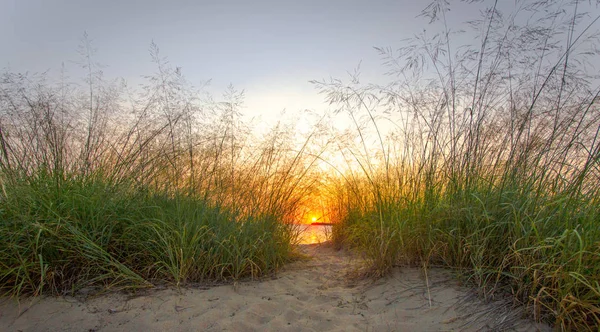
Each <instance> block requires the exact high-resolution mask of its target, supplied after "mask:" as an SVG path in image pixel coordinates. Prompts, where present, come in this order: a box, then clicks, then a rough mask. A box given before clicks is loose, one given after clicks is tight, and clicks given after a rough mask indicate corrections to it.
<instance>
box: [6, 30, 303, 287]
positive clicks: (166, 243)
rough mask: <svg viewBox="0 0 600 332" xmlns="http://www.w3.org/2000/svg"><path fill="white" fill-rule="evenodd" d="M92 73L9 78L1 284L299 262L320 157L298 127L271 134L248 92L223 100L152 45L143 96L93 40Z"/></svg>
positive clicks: (100, 283)
mask: <svg viewBox="0 0 600 332" xmlns="http://www.w3.org/2000/svg"><path fill="white" fill-rule="evenodd" d="M80 51H81V54H82V59H83V60H82V61H81V66H82V69H83V70H84V72H85V78H84V80H83V82H80V83H72V82H71V80H70V78H68V77H67V76H66V75H64V72H65V71H63V72H62V73H63V75H61V76H60V77H59V78H58V79H57V80H56V82H52V81H51V80H50V79H49V78H48V76H47V75H45V74H42V75H22V74H15V73H11V72H5V73H3V74H2V76H1V78H0V148H1V151H0V152H1V153H0V185H1V188H2V190H1V191H0V289H1V290H2V292H3V293H4V294H10V295H15V296H18V295H21V294H33V295H39V294H73V292H76V291H77V290H79V289H81V288H85V287H99V288H100V289H124V288H139V287H150V286H152V285H153V284H156V283H164V282H168V283H172V284H174V285H177V286H179V285H181V284H185V283H190V282H204V281H225V280H232V279H233V280H235V279H239V278H244V277H253V278H256V277H260V276H263V275H265V274H269V273H272V272H274V271H276V270H277V269H278V268H279V267H280V266H281V265H282V264H284V263H285V262H287V261H289V260H290V258H291V251H292V243H293V242H294V236H295V235H294V234H295V233H294V230H293V227H292V225H291V222H292V221H293V218H294V215H295V211H296V210H297V208H298V206H300V205H301V204H303V202H304V197H305V194H306V193H307V192H309V191H310V190H311V188H312V187H313V186H314V179H313V180H311V178H310V177H311V175H310V173H309V171H308V170H309V169H310V165H311V163H312V162H314V160H315V157H314V156H313V157H309V155H308V154H307V153H306V147H307V145H308V144H307V142H308V140H309V139H310V137H309V138H305V139H304V140H300V141H299V138H298V137H296V136H295V135H294V134H293V133H292V132H291V130H290V129H289V128H288V127H287V126H288V125H286V124H284V123H280V124H279V125H278V126H276V127H275V128H274V129H273V130H272V131H271V132H270V133H268V134H266V135H264V136H259V135H258V134H256V133H253V132H252V131H251V130H250V129H249V127H248V126H246V125H245V124H244V121H243V118H242V115H241V113H240V109H241V106H242V104H243V92H240V91H237V90H235V89H234V88H233V87H230V88H229V89H228V90H227V91H226V93H225V94H224V95H223V101H215V100H214V99H212V98H210V97H206V96H205V94H204V93H202V92H201V91H199V90H197V89H195V88H194V87H193V86H191V85H190V84H189V83H188V82H187V81H186V80H185V78H184V76H183V75H182V74H181V71H180V70H179V68H173V67H172V66H171V65H170V64H169V63H168V62H167V61H166V60H165V59H164V58H163V57H161V56H159V50H158V47H156V46H155V45H152V47H151V57H152V59H153V61H154V62H155V64H156V68H157V71H156V73H155V74H154V75H153V76H149V77H146V82H147V83H146V85H144V86H143V87H142V89H141V91H139V92H132V91H131V90H130V89H129V88H128V87H127V85H126V84H125V83H124V82H122V81H120V80H107V79H105V78H104V77H103V75H102V72H101V71H100V70H99V69H98V66H96V65H95V63H94V61H93V57H94V50H93V48H92V46H91V43H90V42H89V40H88V39H87V37H85V38H84V40H83V42H82V46H81V49H80Z"/></svg>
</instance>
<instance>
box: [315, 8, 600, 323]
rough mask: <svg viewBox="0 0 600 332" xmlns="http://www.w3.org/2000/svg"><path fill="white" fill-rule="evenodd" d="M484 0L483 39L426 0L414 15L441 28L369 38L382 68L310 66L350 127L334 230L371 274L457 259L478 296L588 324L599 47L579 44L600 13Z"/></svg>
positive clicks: (597, 245)
mask: <svg viewBox="0 0 600 332" xmlns="http://www.w3.org/2000/svg"><path fill="white" fill-rule="evenodd" d="M484 5H486V4H484ZM486 6H487V7H486V8H484V10H483V11H482V18H481V19H480V20H476V21H473V22H471V23H473V24H471V25H470V27H471V28H472V29H474V32H475V33H476V34H477V35H478V36H480V38H481V39H480V44H478V45H466V46H460V47H458V46H459V45H457V44H458V43H457V42H456V41H454V40H451V36H452V35H453V34H452V32H451V31H450V30H449V28H448V25H447V24H446V16H445V15H449V14H448V13H449V7H448V6H447V4H445V3H444V2H434V3H432V5H430V6H429V7H427V9H425V10H424V11H423V16H425V17H427V18H429V19H430V20H431V21H432V22H433V23H432V24H433V25H434V28H436V27H441V31H440V32H439V33H438V34H434V35H431V34H429V36H430V37H427V36H426V35H425V34H423V35H418V36H416V37H415V38H414V39H413V40H412V41H408V45H406V46H403V47H402V48H400V49H398V50H392V49H389V48H377V50H378V52H380V54H381V55H382V58H383V60H384V64H385V66H386V67H387V68H388V74H389V75H390V76H391V77H392V78H393V79H392V81H391V82H390V83H389V84H386V85H373V84H371V85H361V84H360V83H359V82H360V80H359V79H358V77H351V80H350V82H349V83H343V82H342V81H341V80H332V81H317V82H314V83H315V84H316V86H317V88H319V89H320V91H321V92H322V93H323V94H325V95H326V98H327V100H328V101H329V102H331V103H333V104H337V105H340V106H339V107H340V110H341V111H344V112H345V113H346V114H348V115H349V119H350V121H352V122H353V123H354V124H355V128H356V132H357V138H356V140H354V141H348V140H345V141H342V142H340V143H339V145H340V146H343V151H342V154H343V155H344V156H345V158H346V160H347V161H348V170H347V171H345V172H344V173H343V174H342V175H343V176H333V177H334V178H337V179H338V181H337V185H336V186H334V187H332V188H331V192H330V201H331V203H330V206H332V207H335V212H334V213H333V214H335V215H337V216H338V220H339V223H338V224H337V225H336V227H335V228H334V233H333V235H334V242H335V243H336V245H337V246H346V247H351V248H355V249H356V250H358V251H360V252H363V253H364V254H365V255H366V257H368V258H369V261H370V263H369V264H370V267H369V270H370V271H371V273H372V274H373V275H374V276H382V275H385V274H386V273H388V272H389V271H390V269H392V268H393V267H394V266H397V265H402V264H409V265H419V266H429V265H441V266H446V267H451V268H453V269H455V270H456V271H458V272H460V274H461V275H462V277H463V278H464V279H465V280H466V281H467V282H469V283H470V284H472V285H475V286H476V287H478V289H479V290H480V294H481V295H482V297H484V298H485V299H490V300H492V299H494V298H495V297H498V296H506V294H510V295H511V296H513V298H514V300H515V302H516V303H517V304H519V305H524V306H526V308H527V309H528V312H529V314H530V315H531V317H533V318H535V319H537V320H541V321H545V322H548V323H550V324H552V325H554V326H556V327H558V328H560V329H562V330H591V331H594V330H597V329H598V326H600V306H599V305H598V304H599V303H600V228H598V222H599V220H600V219H599V218H600V214H599V211H600V209H599V207H600V206H599V203H600V202H599V199H600V191H599V189H598V188H599V186H598V185H599V182H598V179H600V174H599V173H598V169H599V168H598V161H599V160H600V159H599V156H600V155H599V151H600V145H599V144H598V143H599V140H598V138H599V137H598V134H599V132H598V128H599V125H600V113H599V110H598V106H597V101H598V94H599V92H600V90H598V88H597V87H595V86H594V83H593V82H597V81H596V79H597V77H595V76H589V75H587V74H586V71H585V70H583V66H584V64H585V63H586V55H587V56H590V57H595V58H596V59H597V55H598V54H597V52H588V53H586V52H582V50H587V49H588V48H587V47H588V46H590V45H591V44H593V43H594V42H595V40H596V39H595V38H596V36H597V35H596V34H595V32H593V31H592V30H593V29H592V28H593V27H594V26H595V24H596V22H597V21H598V19H599V17H598V16H597V14H590V15H587V16H586V14H585V13H584V12H583V8H584V6H583V4H582V3H577V4H573V3H569V4H566V3H565V4H563V5H558V6H557V5H556V4H554V3H551V2H545V1H541V2H535V3H534V2H528V1H521V2H518V3H517V4H516V5H515V10H514V11H513V12H509V13H506V12H501V11H500V8H499V6H500V5H499V4H498V2H494V1H492V4H491V5H490V4H487V5H486ZM541 11H545V12H546V13H547V14H548V15H546V16H541V14H540V12H541ZM586 17H587V18H589V20H588V21H585V20H584V18H586ZM525 18H527V19H525ZM519 22H523V23H521V24H520V23H519ZM431 70H433V72H434V73H435V75H433V76H431V75H430V73H431ZM384 112H386V113H387V114H390V115H389V116H388V118H387V120H389V122H384V121H386V119H382V118H381V115H382V114H385V113H384ZM384 123H385V124H386V125H387V124H389V123H392V125H391V126H392V128H393V129H392V130H391V131H390V132H388V134H387V135H386V133H385V132H384V131H383V130H382V128H384V127H385V126H383V125H382V124H384ZM373 146H379V148H378V149H374V148H373Z"/></svg>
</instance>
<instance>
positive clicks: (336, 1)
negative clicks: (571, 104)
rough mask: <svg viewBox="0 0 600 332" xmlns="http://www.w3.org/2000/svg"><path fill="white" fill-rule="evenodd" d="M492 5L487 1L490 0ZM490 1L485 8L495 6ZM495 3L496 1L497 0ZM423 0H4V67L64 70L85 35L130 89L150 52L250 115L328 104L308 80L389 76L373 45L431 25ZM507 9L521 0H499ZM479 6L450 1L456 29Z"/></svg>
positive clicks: (147, 65)
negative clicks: (239, 102)
mask: <svg viewBox="0 0 600 332" xmlns="http://www.w3.org/2000/svg"><path fill="white" fill-rule="evenodd" d="M488 2H489V1H488ZM488 2H484V5H486V4H487V5H489V4H490V3H488ZM492 2H493V1H492ZM428 3H429V1H428V0H426V1H418V0H372V1H366V0H294V1H289V0H256V1H248V0H170V1H158V0H146V1H142V0H0V50H1V51H0V69H2V68H8V69H9V70H10V71H13V72H25V71H28V72H43V71H46V70H50V73H51V74H52V73H58V72H59V71H60V68H61V64H62V63H63V62H64V63H65V64H66V65H67V66H68V67H71V68H72V67H77V66H76V65H74V64H73V61H74V60H77V59H78V54H77V47H78V45H79V44H80V41H81V39H82V36H83V34H84V32H87V34H88V35H89V38H90V39H91V40H92V44H93V46H94V47H95V48H96V49H97V50H98V51H97V53H96V54H95V55H94V61H95V62H98V63H101V64H103V65H104V66H105V67H104V69H103V71H104V73H105V76H106V77H108V78H116V77H122V78H125V79H126V80H127V81H128V82H129V83H130V85H133V86H135V85H136V84H139V83H141V82H142V79H141V77H142V75H150V74H152V73H154V72H155V65H154V64H153V63H152V62H151V58H150V55H149V48H150V44H151V42H154V43H156V44H157V45H158V47H159V48H160V54H161V55H162V56H166V57H168V59H169V61H170V63H171V64H173V65H174V66H178V67H181V69H182V72H183V74H184V75H185V76H186V78H187V79H188V80H189V81H190V82H192V83H193V84H195V85H198V86H199V85H201V84H202V83H203V82H205V81H207V80H209V79H210V80H211V86H210V87H209V88H208V89H209V92H212V93H213V94H217V95H218V94H220V93H222V92H224V91H225V88H226V87H227V86H228V85H229V84H233V85H234V86H235V87H236V88H237V89H240V90H244V91H245V95H246V99H245V107H246V108H245V111H246V112H248V113H250V114H251V115H252V116H255V115H256V116H263V117H274V116H276V115H277V114H280V112H281V111H282V110H283V109H286V110H287V111H288V112H290V111H291V112H296V111H300V110H304V109H310V110H318V109H320V108H323V107H325V105H324V103H323V96H321V95H318V94H317V92H316V90H315V88H314V87H313V86H312V85H311V84H310V83H309V82H308V81H309V80H320V79H328V78H329V77H335V78H345V77H347V72H351V71H353V70H354V68H356V67H357V65H358V64H359V63H360V64H361V73H362V74H361V78H362V79H363V81H367V82H378V80H381V79H383V78H382V77H383V73H384V72H385V68H384V67H383V66H381V60H380V59H379V57H378V55H377V52H376V51H375V50H374V49H373V47H374V46H379V47H392V48H397V47H399V46H401V45H403V40H404V39H406V38H409V37H412V36H414V35H415V34H416V33H420V32H422V31H423V30H424V29H428V28H429V27H428V25H427V20H426V19H424V18H422V17H417V16H418V15H419V14H420V12H421V10H422V9H423V8H424V7H426V6H427V4H428ZM500 3H501V5H510V4H514V0H501V1H500ZM480 8H481V6H479V7H478V6H469V5H465V4H464V3H463V2H461V1H458V0H454V1H452V6H451V14H450V15H449V16H448V17H449V20H450V26H451V28H453V29H455V30H456V29H460V23H461V22H464V21H467V20H472V19H475V18H478V17H479V10H480Z"/></svg>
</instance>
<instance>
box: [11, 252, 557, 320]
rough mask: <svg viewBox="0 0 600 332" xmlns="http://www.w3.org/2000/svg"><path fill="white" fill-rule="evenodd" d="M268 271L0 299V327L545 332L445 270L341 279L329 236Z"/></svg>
mask: <svg viewBox="0 0 600 332" xmlns="http://www.w3.org/2000/svg"><path fill="white" fill-rule="evenodd" d="M299 250H301V251H302V252H303V253H304V254H306V255H307V256H311V257H312V258H311V259H307V260H301V261H298V262H295V263H292V264H289V265H287V266H286V267H285V268H284V269H283V270H282V271H280V272H279V273H278V274H277V275H276V276H274V277H272V278H268V279H266V280H261V281H244V282H240V283H237V284H235V285H224V286H215V287H196V288H186V289H181V290H179V291H178V290H176V289H174V288H167V289H162V290H150V291H144V292H141V294H140V293H138V294H136V295H133V296H132V295H128V294H124V293H117V294H108V295H101V296H97V297H89V298H87V299H86V300H85V301H82V300H78V299H75V298H71V297H61V298H56V297H38V298H33V299H25V300H21V301H20V303H19V304H17V302H16V301H15V300H14V299H3V300H1V301H0V331H144V332H151V331H489V330H518V331H535V330H540V331H550V330H551V329H550V328H549V327H547V326H543V325H538V324H535V323H533V322H531V321H529V320H523V319H519V317H521V316H522V312H521V311H520V310H519V309H509V306H506V305H498V304H497V303H495V304H494V303H492V304H484V303H483V302H481V301H480V300H478V299H477V297H476V296H474V295H473V291H472V290H468V289H466V288H461V287H460V286H459V284H458V281H457V280H456V279H455V278H453V277H452V275H451V274H450V273H449V271H447V270H443V269H429V270H428V272H427V276H425V273H424V272H423V269H416V268H398V269H397V270H396V271H395V272H394V273H393V274H392V275H391V276H389V277H387V278H382V279H379V280H377V281H372V280H357V279H355V278H349V277H348V275H349V274H350V275H352V274H353V273H354V272H355V271H356V269H357V267H358V266H359V264H360V262H359V261H358V260H357V259H356V258H353V256H352V255H350V254H348V253H347V252H344V251H336V250H334V249H333V248H331V247H330V246H329V245H327V244H321V245H302V246H300V248H299Z"/></svg>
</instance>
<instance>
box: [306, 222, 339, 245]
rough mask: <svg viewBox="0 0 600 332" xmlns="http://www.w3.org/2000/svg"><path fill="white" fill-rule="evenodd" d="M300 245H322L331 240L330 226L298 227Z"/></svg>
mask: <svg viewBox="0 0 600 332" xmlns="http://www.w3.org/2000/svg"><path fill="white" fill-rule="evenodd" d="M298 230H299V232H300V242H299V243H300V244H314V243H322V242H325V241H328V240H330V239H331V226H325V225H298Z"/></svg>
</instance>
